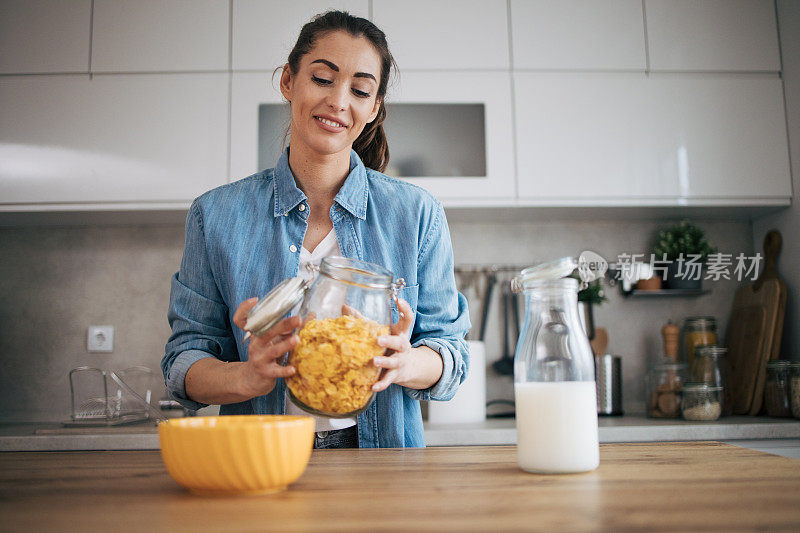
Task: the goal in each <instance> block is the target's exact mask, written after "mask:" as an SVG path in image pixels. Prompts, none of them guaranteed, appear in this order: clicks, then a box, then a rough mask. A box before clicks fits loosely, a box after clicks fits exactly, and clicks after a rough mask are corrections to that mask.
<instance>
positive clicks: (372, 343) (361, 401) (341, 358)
mask: <svg viewBox="0 0 800 533" xmlns="http://www.w3.org/2000/svg"><path fill="white" fill-rule="evenodd" d="M388 334H389V326H382V325H380V324H378V323H377V322H374V321H372V320H368V319H366V318H363V317H360V316H350V315H342V316H340V317H338V318H326V319H323V320H317V319H314V318H312V319H311V320H309V321H308V322H307V323H306V324H305V325H304V326H303V327H302V328H301V329H300V332H299V333H298V336H299V337H300V342H299V344H298V345H297V346H296V347H295V349H294V350H293V351H292V353H291V354H290V355H289V364H291V365H292V366H294V368H295V370H296V372H295V374H294V375H293V376H291V377H289V378H286V384H287V386H288V387H289V389H290V390H291V392H292V395H294V397H295V398H296V399H298V400H299V401H300V402H302V403H303V404H304V405H306V406H307V407H310V408H312V409H314V410H316V411H319V412H323V413H330V414H332V415H346V414H349V413H353V412H355V411H358V410H359V409H361V408H363V407H364V406H365V405H366V403H367V402H368V401H369V399H370V398H371V397H372V385H374V384H375V382H376V381H377V380H378V376H379V374H380V369H379V368H378V367H376V366H375V365H374V364H373V363H372V359H373V358H374V357H375V356H377V355H383V353H384V352H385V351H386V350H385V348H383V347H381V346H379V345H378V340H377V339H378V336H379V335H388Z"/></svg>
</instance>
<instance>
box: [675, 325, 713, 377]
mask: <svg viewBox="0 0 800 533" xmlns="http://www.w3.org/2000/svg"><path fill="white" fill-rule="evenodd" d="M683 330H684V337H683V339H684V345H685V348H686V363H687V364H688V365H689V366H690V367H691V365H692V363H693V362H694V354H695V349H696V348H697V347H698V346H702V345H709V344H717V321H716V319H715V318H714V317H713V316H693V317H689V318H687V319H686V323H685V325H684V328H683Z"/></svg>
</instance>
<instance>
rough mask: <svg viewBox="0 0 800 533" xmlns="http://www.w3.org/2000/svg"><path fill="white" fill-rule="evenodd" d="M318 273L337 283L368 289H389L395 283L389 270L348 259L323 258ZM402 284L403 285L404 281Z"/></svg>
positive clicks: (337, 257) (373, 264)
mask: <svg viewBox="0 0 800 533" xmlns="http://www.w3.org/2000/svg"><path fill="white" fill-rule="evenodd" d="M319 272H320V274H324V275H325V276H328V277H329V278H333V279H335V280H337V281H342V282H344V283H348V284H351V285H358V286H360V287H366V288H369V289H391V288H392V285H393V283H395V281H394V274H393V273H392V271H391V270H388V269H386V268H384V267H382V266H380V265H376V264H375V263H368V262H366V261H361V260H359V259H351V258H349V257H340V256H330V257H324V258H323V259H322V262H321V263H320V265H319ZM399 281H400V280H398V282H399ZM403 284H404V285H405V281H403Z"/></svg>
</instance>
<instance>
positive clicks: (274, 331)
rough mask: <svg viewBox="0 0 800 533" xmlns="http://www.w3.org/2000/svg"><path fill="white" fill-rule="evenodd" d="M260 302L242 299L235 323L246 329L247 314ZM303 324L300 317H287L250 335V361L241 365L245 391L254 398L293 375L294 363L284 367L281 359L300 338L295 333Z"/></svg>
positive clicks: (235, 315)
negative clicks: (267, 328)
mask: <svg viewBox="0 0 800 533" xmlns="http://www.w3.org/2000/svg"><path fill="white" fill-rule="evenodd" d="M256 303H258V298H250V299H249V300H245V301H244V302H242V303H241V304H240V305H239V307H237V308H236V312H235V313H234V314H233V321H234V323H235V324H236V325H237V326H239V327H240V328H242V329H244V326H245V324H246V323H247V313H248V311H250V309H252V308H253V306H254V305H256ZM298 326H300V317H298V316H293V317H289V318H284V319H283V320H281V321H280V322H278V323H277V324H275V325H274V326H272V327H271V328H270V329H269V330H267V332H266V333H264V334H263V335H261V336H260V337H256V336H255V335H253V336H251V337H250V345H249V347H248V349H247V352H248V355H247V361H245V362H244V364H243V365H242V366H241V368H242V375H241V381H242V386H243V387H244V392H245V393H246V394H248V395H250V396H251V397H253V396H261V395H263V394H267V393H268V392H270V391H271V390H272V389H273V388H275V380H276V379H277V378H287V377H289V376H292V375H294V373H295V369H294V367H292V366H283V365H282V364H281V358H282V357H283V355H284V354H285V353H286V352H288V351H290V350H292V349H293V348H294V347H295V346H297V343H298V342H300V338H299V337H298V336H297V335H294V334H293V333H292V332H293V331H294V330H295V328H297V327H298Z"/></svg>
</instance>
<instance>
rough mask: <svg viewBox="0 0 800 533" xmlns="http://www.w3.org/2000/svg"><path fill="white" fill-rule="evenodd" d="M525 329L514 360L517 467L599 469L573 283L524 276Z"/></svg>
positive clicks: (590, 378) (590, 370)
mask: <svg viewBox="0 0 800 533" xmlns="http://www.w3.org/2000/svg"><path fill="white" fill-rule="evenodd" d="M525 274H526V271H525V270H524V271H523V272H522V274H521V275H520V276H519V277H518V278H516V279H515V281H514V285H515V288H516V289H517V290H520V289H521V290H522V291H523V292H524V293H525V302H526V305H525V308H526V309H525V325H524V326H523V329H522V332H521V333H520V338H519V342H518V343H517V352H516V355H515V357H514V395H515V400H516V418H517V461H518V463H519V466H520V468H522V469H523V470H526V471H528V472H535V473H541V474H566V473H573V472H587V471H589V470H594V469H595V468H597V466H598V464H599V463H600V454H599V445H598V436H597V400H596V390H595V378H594V363H593V357H592V349H591V346H590V345H589V339H588V338H587V337H586V333H585V332H584V330H583V328H582V327H581V322H580V318H579V317H578V281H577V280H575V279H571V278H562V279H558V278H544V279H542V278H541V277H537V276H528V277H526V276H525Z"/></svg>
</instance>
